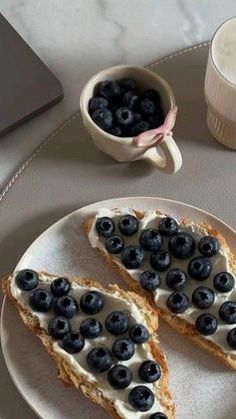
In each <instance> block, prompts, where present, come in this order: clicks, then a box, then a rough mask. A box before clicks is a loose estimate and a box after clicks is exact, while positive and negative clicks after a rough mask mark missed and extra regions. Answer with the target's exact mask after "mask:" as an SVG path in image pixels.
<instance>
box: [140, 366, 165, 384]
mask: <svg viewBox="0 0 236 419" xmlns="http://www.w3.org/2000/svg"><path fill="white" fill-rule="evenodd" d="M138 375H139V377H140V378H141V380H143V381H145V382H146V383H155V382H156V381H157V380H159V379H160V377H161V369H160V367H159V365H158V364H157V363H156V362H154V361H144V362H142V364H141V365H140V367H139V370H138Z"/></svg>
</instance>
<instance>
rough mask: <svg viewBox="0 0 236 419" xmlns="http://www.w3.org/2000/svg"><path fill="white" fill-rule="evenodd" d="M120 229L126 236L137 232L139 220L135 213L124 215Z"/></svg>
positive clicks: (120, 221)
mask: <svg viewBox="0 0 236 419" xmlns="http://www.w3.org/2000/svg"><path fill="white" fill-rule="evenodd" d="M118 227H119V230H120V232H121V233H122V234H124V236H132V235H133V234H135V233H137V231H138V227H139V222H138V220H137V218H136V217H134V215H130V214H127V215H123V216H122V217H121V218H120V220H119V223H118Z"/></svg>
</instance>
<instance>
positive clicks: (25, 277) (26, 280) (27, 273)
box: [16, 269, 39, 291]
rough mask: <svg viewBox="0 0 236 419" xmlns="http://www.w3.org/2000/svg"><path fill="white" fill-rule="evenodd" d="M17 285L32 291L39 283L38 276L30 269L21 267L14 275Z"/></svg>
mask: <svg viewBox="0 0 236 419" xmlns="http://www.w3.org/2000/svg"><path fill="white" fill-rule="evenodd" d="M16 283H17V286H18V287H19V288H20V289H22V290H24V291H32V290H33V289H34V288H36V287H37V286H38V284H39V276H38V274H37V272H35V271H33V270H32V269H23V270H22V271H20V272H18V273H17V275H16Z"/></svg>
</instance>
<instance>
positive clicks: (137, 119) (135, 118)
mask: <svg viewBox="0 0 236 419" xmlns="http://www.w3.org/2000/svg"><path fill="white" fill-rule="evenodd" d="M141 120H142V115H141V113H138V112H134V123H136V122H140V121H141Z"/></svg>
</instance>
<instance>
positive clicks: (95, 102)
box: [89, 96, 108, 114]
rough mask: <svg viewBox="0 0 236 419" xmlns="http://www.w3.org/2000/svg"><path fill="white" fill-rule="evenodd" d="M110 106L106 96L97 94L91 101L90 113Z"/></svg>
mask: <svg viewBox="0 0 236 419" xmlns="http://www.w3.org/2000/svg"><path fill="white" fill-rule="evenodd" d="M107 107H108V101H107V100H106V99H105V98H104V97H100V96H95V97H93V98H92V99H90V101H89V113H90V114H91V113H93V112H94V111H96V110H97V109H104V108H107Z"/></svg>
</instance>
